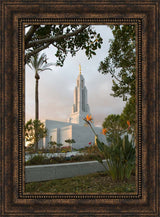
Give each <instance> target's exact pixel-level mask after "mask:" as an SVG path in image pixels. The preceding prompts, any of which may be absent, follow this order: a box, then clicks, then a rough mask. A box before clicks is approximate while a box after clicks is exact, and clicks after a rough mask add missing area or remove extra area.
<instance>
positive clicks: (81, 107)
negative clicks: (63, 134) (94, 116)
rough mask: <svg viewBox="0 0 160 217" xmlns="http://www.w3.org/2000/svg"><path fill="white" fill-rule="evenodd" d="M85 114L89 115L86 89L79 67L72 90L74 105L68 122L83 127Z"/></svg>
mask: <svg viewBox="0 0 160 217" xmlns="http://www.w3.org/2000/svg"><path fill="white" fill-rule="evenodd" d="M87 114H89V115H90V109H89V105H88V98H87V88H86V86H85V80H84V77H83V76H82V74H81V67H79V75H78V78H77V86H76V87H75V90H74V104H73V106H72V113H71V115H70V118H69V120H68V122H69V123H75V124H80V125H84V123H85V122H84V120H83V118H85V117H86V115H87Z"/></svg>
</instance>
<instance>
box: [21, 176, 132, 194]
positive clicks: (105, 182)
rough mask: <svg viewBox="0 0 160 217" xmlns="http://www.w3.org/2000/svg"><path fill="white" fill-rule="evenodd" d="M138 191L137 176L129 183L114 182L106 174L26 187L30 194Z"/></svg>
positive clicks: (45, 182)
mask: <svg viewBox="0 0 160 217" xmlns="http://www.w3.org/2000/svg"><path fill="white" fill-rule="evenodd" d="M135 191H136V185H135V176H134V175H131V177H130V179H129V180H128V181H121V182H119V181H118V182H113V181H112V178H111V177H109V176H108V175H106V173H105V172H99V173H94V174H89V175H85V176H76V177H73V178H66V179H57V180H51V181H44V182H31V183H28V184H26V185H25V192H29V193H33V192H34V193H46V192H47V193H48V192H49V193H130V192H135Z"/></svg>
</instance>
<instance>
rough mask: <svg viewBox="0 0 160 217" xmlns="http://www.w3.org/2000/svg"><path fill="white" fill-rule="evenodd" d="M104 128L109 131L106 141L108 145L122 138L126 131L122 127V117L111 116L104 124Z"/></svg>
mask: <svg viewBox="0 0 160 217" xmlns="http://www.w3.org/2000/svg"><path fill="white" fill-rule="evenodd" d="M102 126H103V128H106V129H107V133H106V139H107V142H108V143H111V142H113V141H114V142H116V138H117V137H119V136H121V134H122V132H123V131H124V130H123V128H122V125H121V118H120V115H115V114H111V115H108V116H107V117H106V118H105V120H104V122H103V124H102Z"/></svg>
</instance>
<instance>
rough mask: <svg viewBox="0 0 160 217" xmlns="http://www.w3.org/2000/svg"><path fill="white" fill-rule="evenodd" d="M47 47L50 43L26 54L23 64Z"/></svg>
mask: <svg viewBox="0 0 160 217" xmlns="http://www.w3.org/2000/svg"><path fill="white" fill-rule="evenodd" d="M49 45H50V43H48V44H46V45H43V46H41V47H39V48H37V49H35V50H33V51H31V52H30V53H28V54H26V55H25V58H24V62H25V64H26V63H27V62H28V60H29V58H30V57H31V56H32V55H34V54H36V53H39V52H40V51H41V50H44V49H45V48H47V47H49Z"/></svg>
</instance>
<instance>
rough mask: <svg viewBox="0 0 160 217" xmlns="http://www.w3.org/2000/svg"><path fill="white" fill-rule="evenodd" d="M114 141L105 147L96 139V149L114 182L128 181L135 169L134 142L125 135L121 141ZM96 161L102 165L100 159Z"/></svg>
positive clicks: (119, 139) (118, 139)
mask: <svg viewBox="0 0 160 217" xmlns="http://www.w3.org/2000/svg"><path fill="white" fill-rule="evenodd" d="M116 141H117V142H116V143H112V144H111V145H110V146H107V145H105V144H104V143H101V142H99V140H98V139H97V144H98V148H99V150H100V151H101V153H103V155H104V157H105V159H106V162H107V167H105V168H106V171H107V173H108V175H110V176H111V177H112V179H113V180H114V181H123V180H128V179H129V177H130V176H131V173H132V172H133V169H135V147H134V141H133V140H131V141H129V138H128V135H125V136H124V138H123V139H121V138H120V137H117V139H116ZM97 160H98V161H99V162H100V163H102V164H103V162H102V160H101V159H97ZM103 165H104V164H103Z"/></svg>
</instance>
